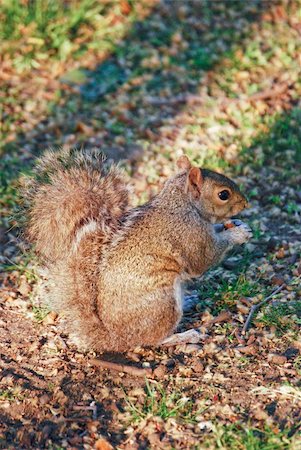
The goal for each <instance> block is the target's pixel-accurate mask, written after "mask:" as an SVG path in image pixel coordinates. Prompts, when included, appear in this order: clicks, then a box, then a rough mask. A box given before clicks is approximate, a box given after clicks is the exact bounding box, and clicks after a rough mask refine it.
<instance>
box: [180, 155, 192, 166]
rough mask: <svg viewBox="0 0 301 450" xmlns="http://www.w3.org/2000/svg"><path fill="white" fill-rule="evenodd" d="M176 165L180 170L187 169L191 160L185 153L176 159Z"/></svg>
mask: <svg viewBox="0 0 301 450" xmlns="http://www.w3.org/2000/svg"><path fill="white" fill-rule="evenodd" d="M177 166H178V168H179V169H181V170H189V169H191V162H190V161H189V159H188V157H187V156H186V155H182V156H180V158H179V159H178V161H177Z"/></svg>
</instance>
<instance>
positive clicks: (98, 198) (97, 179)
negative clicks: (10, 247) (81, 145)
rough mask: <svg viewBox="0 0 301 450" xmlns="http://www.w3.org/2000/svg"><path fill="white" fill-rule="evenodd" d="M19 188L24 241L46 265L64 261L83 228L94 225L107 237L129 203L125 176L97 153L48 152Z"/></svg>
mask: <svg viewBox="0 0 301 450" xmlns="http://www.w3.org/2000/svg"><path fill="white" fill-rule="evenodd" d="M22 185H23V186H22V196H23V199H24V201H23V204H24V206H25V209H26V214H25V216H27V226H26V237H27V239H28V240H29V241H30V242H32V243H33V244H35V249H36V251H37V253H38V254H39V255H40V256H42V257H43V258H44V259H45V260H46V261H49V262H55V261H57V260H60V259H62V258H63V259H64V257H65V256H66V255H68V254H69V253H70V250H71V249H72V246H74V245H77V242H78V241H79V240H80V237H81V230H82V229H85V231H87V230H88V229H89V227H91V229H92V228H93V227H94V228H95V226H97V228H98V229H100V230H101V232H102V234H103V239H104V241H105V240H106V239H109V238H110V236H111V235H112V233H114V232H115V231H116V229H117V228H118V226H119V220H120V218H121V216H122V215H123V214H124V213H125V212H126V210H127V208H128V203H129V185H128V183H126V180H125V179H124V175H123V174H122V172H121V171H120V170H119V169H118V168H117V167H116V166H111V167H110V168H107V167H106V165H105V164H104V157H103V154H102V153H101V152H100V151H99V150H97V149H92V150H77V149H62V150H60V151H48V152H46V153H45V154H44V155H43V156H42V157H41V158H40V159H39V160H38V162H37V164H36V166H35V169H34V172H33V175H32V176H30V177H23V182H22Z"/></svg>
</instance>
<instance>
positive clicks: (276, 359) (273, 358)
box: [268, 353, 287, 365]
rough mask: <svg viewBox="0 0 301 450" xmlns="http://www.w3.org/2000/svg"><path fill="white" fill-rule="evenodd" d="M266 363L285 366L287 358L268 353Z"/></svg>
mask: <svg viewBox="0 0 301 450" xmlns="http://www.w3.org/2000/svg"><path fill="white" fill-rule="evenodd" d="M268 361H269V362H271V363H274V364H281V365H282V364H285V363H286V362H287V358H286V357H285V356H283V355H277V354H276V353H270V354H269V355H268Z"/></svg>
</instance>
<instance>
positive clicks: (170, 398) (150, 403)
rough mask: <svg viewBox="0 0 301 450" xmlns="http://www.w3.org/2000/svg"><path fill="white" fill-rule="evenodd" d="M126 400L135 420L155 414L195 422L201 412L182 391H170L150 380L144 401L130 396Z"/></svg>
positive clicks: (146, 386) (146, 384) (138, 420)
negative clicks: (134, 400)
mask: <svg viewBox="0 0 301 450" xmlns="http://www.w3.org/2000/svg"><path fill="white" fill-rule="evenodd" d="M125 401H126V409H127V410H128V411H129V412H130V414H131V420H133V421H134V422H140V421H141V420H142V419H145V418H146V417H150V416H154V417H161V418H162V419H163V420H166V419H168V418H170V417H175V418H178V419H180V420H181V422H186V423H188V422H189V423H195V422H196V416H197V414H199V413H200V411H199V410H197V411H196V410H195V408H194V401H193V400H192V399H190V398H187V397H185V396H183V393H182V392H180V391H178V390H175V391H173V392H171V393H169V392H167V391H166V389H165V388H164V387H163V386H162V385H161V384H159V383H156V384H155V385H151V383H150V382H149V381H148V380H146V382H145V397H144V399H143V402H142V403H141V402H139V403H138V402H133V401H132V400H130V399H129V398H128V397H127V398H126V400H125Z"/></svg>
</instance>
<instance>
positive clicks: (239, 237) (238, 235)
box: [226, 221, 252, 244]
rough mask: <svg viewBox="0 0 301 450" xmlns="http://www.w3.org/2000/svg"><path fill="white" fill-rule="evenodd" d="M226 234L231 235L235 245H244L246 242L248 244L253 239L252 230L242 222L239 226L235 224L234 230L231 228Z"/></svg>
mask: <svg viewBox="0 0 301 450" xmlns="http://www.w3.org/2000/svg"><path fill="white" fill-rule="evenodd" d="M237 222H240V221H237ZM226 233H231V240H232V242H233V244H244V243H245V242H248V241H249V240H250V239H251V237H252V230H251V228H250V227H249V225H247V224H246V223H244V222H240V223H239V225H238V224H237V225H236V224H235V226H234V227H233V228H229V229H228V230H226Z"/></svg>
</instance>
